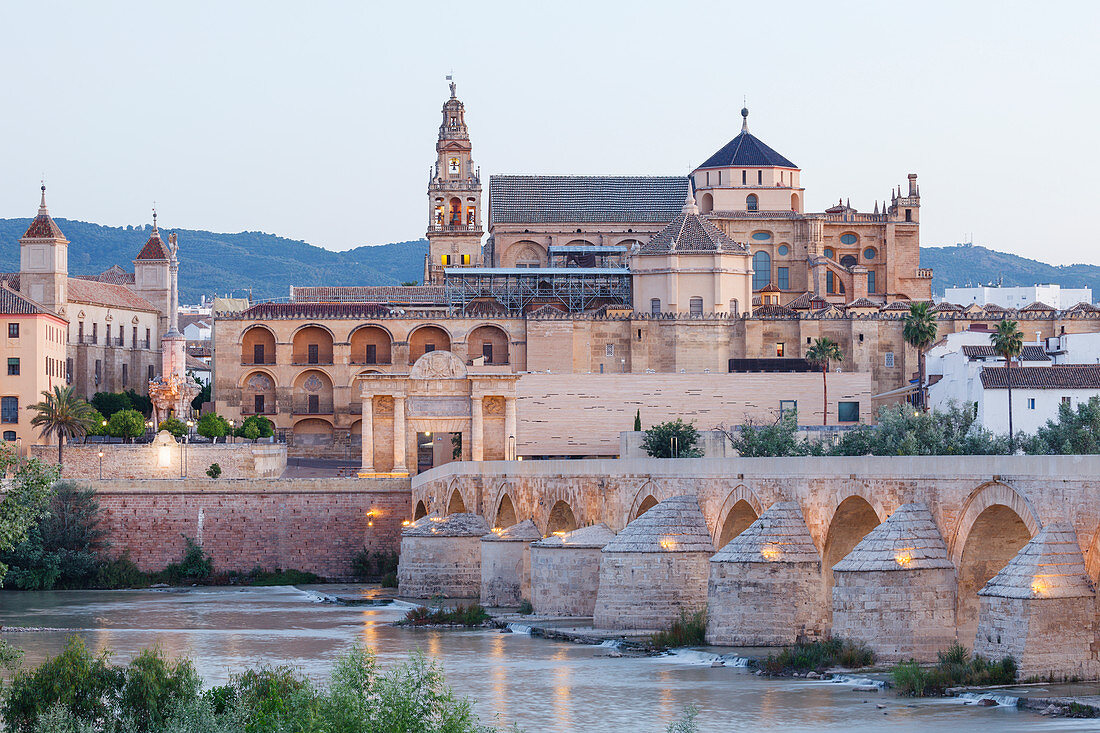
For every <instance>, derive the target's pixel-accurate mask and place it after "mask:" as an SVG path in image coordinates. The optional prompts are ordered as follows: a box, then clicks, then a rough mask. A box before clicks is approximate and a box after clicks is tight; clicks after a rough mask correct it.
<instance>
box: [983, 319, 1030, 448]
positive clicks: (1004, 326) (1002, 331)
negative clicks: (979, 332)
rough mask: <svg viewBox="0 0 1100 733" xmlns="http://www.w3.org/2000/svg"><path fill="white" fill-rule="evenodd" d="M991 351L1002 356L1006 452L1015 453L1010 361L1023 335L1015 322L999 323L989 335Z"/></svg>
mask: <svg viewBox="0 0 1100 733" xmlns="http://www.w3.org/2000/svg"><path fill="white" fill-rule="evenodd" d="M989 340H990V341H991V342H992V343H993V350H994V351H995V352H997V354H998V355H999V356H1003V357H1004V360H1005V367H1006V369H1007V372H1008V373H1007V375H1006V376H1007V377H1008V378H1007V380H1006V381H1007V382H1008V452H1009V453H1015V452H1016V436H1015V435H1013V433H1012V359H1013V357H1016V356H1019V355H1020V352H1021V351H1023V348H1024V335H1023V334H1022V333H1021V332H1020V329H1019V328H1017V327H1016V321H1008V320H1005V321H1001V322H1000V323H998V324H997V330H996V331H994V332H993V333H991V334H989Z"/></svg>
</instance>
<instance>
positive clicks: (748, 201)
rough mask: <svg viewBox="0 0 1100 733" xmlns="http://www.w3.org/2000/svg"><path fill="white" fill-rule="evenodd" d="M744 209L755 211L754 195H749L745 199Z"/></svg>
mask: <svg viewBox="0 0 1100 733" xmlns="http://www.w3.org/2000/svg"><path fill="white" fill-rule="evenodd" d="M745 208H746V209H748V210H749V211H756V210H757V198H756V194H755V193H750V194H749V195H748V196H746V197H745Z"/></svg>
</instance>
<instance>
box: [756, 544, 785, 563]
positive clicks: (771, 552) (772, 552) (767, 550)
mask: <svg viewBox="0 0 1100 733" xmlns="http://www.w3.org/2000/svg"><path fill="white" fill-rule="evenodd" d="M760 554H761V555H762V556H763V558H764V559H765V560H767V561H768V562H774V561H775V560H778V559H779V556H780V555H782V554H783V553H782V552H780V550H779V548H778V547H776V546H775V545H768V546H767V547H761V548H760Z"/></svg>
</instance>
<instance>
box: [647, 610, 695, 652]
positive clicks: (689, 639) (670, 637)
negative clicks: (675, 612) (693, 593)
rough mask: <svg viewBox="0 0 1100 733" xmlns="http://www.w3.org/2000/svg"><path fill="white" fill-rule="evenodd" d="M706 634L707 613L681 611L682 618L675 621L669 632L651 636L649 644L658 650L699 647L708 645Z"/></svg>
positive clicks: (659, 632)
mask: <svg viewBox="0 0 1100 733" xmlns="http://www.w3.org/2000/svg"><path fill="white" fill-rule="evenodd" d="M706 633H707V612H706V611H695V612H694V613H692V612H690V611H680V618H678V619H676V620H675V621H673V622H672V625H671V626H669V628H668V630H667V631H658V632H657V633H656V634H654V635H653V636H651V637H650V638H649V643H650V644H652V645H653V646H654V647H655V648H657V649H673V648H676V647H682V646H699V645H700V644H705V643H706Z"/></svg>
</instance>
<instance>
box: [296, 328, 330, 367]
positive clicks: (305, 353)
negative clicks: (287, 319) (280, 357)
mask: <svg viewBox="0 0 1100 733" xmlns="http://www.w3.org/2000/svg"><path fill="white" fill-rule="evenodd" d="M334 341H335V337H334V336H333V333H332V329H330V328H329V327H328V326H323V325H321V324H320V323H307V324H305V325H303V326H299V327H298V328H296V329H294V334H293V335H292V336H291V337H290V343H291V356H290V361H291V363H292V364H331V363H332V344H333V342H334Z"/></svg>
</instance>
